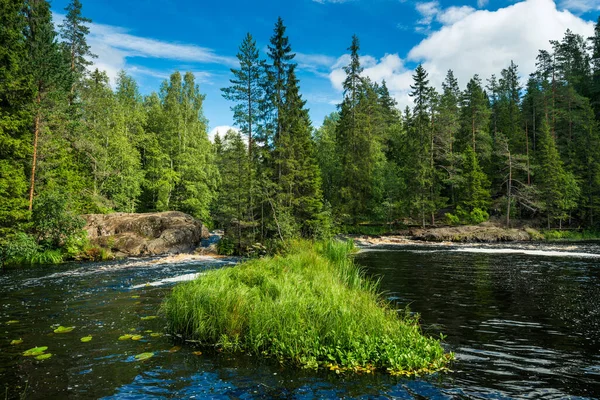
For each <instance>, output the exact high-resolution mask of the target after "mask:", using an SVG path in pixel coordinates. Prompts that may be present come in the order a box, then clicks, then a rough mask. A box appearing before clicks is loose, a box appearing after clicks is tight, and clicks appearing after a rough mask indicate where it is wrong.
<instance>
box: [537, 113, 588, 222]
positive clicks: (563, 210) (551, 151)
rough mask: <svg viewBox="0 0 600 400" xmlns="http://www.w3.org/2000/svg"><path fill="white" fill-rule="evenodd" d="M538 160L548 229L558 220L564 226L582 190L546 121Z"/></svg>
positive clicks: (541, 133) (539, 179) (539, 183)
mask: <svg viewBox="0 0 600 400" xmlns="http://www.w3.org/2000/svg"><path fill="white" fill-rule="evenodd" d="M537 162H538V169H537V173H536V182H537V186H538V188H539V191H540V196H541V204H542V209H543V211H544V213H545V214H546V218H547V221H548V228H550V227H551V225H552V222H554V221H556V220H558V221H559V224H560V226H562V221H563V220H565V218H566V217H567V216H568V214H567V213H568V212H569V211H570V210H572V209H574V208H575V207H576V206H577V199H578V197H579V193H580V189H579V187H578V185H577V182H576V181H575V177H574V176H573V174H571V173H570V172H568V171H566V170H565V169H564V168H563V163H562V161H561V159H560V156H559V154H558V150H557V148H556V143H555V141H554V138H553V137H552V135H551V134H550V130H549V129H548V125H547V124H546V123H545V122H543V123H542V126H541V132H540V139H539V150H538V153H537Z"/></svg>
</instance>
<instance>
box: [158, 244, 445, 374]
mask: <svg viewBox="0 0 600 400" xmlns="http://www.w3.org/2000/svg"><path fill="white" fill-rule="evenodd" d="M352 248H353V247H352V244H351V243H343V242H322V243H316V244H315V243H311V242H298V243H295V244H293V245H291V248H290V250H289V251H288V252H287V254H286V255H283V256H276V257H268V258H262V259H256V260H251V261H248V262H245V263H243V264H240V265H238V266H236V267H234V268H226V269H221V270H215V271H210V272H208V273H207V274H206V275H204V276H202V277H200V278H199V279H197V280H195V281H193V282H188V283H184V284H180V285H178V286H177V287H175V288H174V290H173V292H172V294H171V295H170V296H169V297H168V298H167V299H166V300H165V302H164V303H163V307H162V310H163V312H164V313H165V314H166V316H167V319H168V321H169V329H170V330H171V331H172V332H173V333H178V334H181V335H183V337H184V338H186V339H193V340H198V341H199V342H200V343H201V344H203V345H207V346H216V347H217V348H219V349H222V350H224V351H245V352H250V353H252V354H256V355H263V356H267V357H275V358H277V359H279V360H280V361H281V362H285V363H291V364H294V365H298V366H302V367H305V368H319V367H322V368H328V369H331V370H336V371H356V372H371V371H374V370H381V371H385V372H389V373H391V374H394V375H413V374H425V373H431V372H435V371H440V370H445V369H446V368H447V365H448V363H449V361H450V360H451V359H452V355H451V354H448V353H445V352H444V350H443V348H442V346H441V345H440V342H439V340H437V339H434V338H430V337H426V336H424V335H423V334H422V333H421V329H420V327H419V324H418V321H417V318H416V317H412V316H410V315H408V314H407V313H402V315H399V314H398V312H397V311H396V310H394V309H393V308H392V307H390V305H389V304H388V303H387V302H386V301H385V300H384V299H383V298H382V297H381V296H380V295H379V292H378V284H377V283H376V282H373V281H371V280H369V279H366V278H365V277H364V274H363V272H362V271H361V269H360V268H359V267H358V266H356V265H355V264H354V262H353V261H352V259H351V258H350V257H349V254H350V253H351V252H352Z"/></svg>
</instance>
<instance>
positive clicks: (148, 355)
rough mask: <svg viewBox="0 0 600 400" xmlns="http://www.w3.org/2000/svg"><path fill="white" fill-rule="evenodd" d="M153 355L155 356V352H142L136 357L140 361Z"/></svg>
mask: <svg viewBox="0 0 600 400" xmlns="http://www.w3.org/2000/svg"><path fill="white" fill-rule="evenodd" d="M153 356H154V353H141V354H138V355H137V356H135V359H136V360H138V361H144V360H147V359H149V358H150V357H153Z"/></svg>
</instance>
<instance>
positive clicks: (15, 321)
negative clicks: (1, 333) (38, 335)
mask: <svg viewBox="0 0 600 400" xmlns="http://www.w3.org/2000/svg"><path fill="white" fill-rule="evenodd" d="M18 323H19V321H17V320H16V319H11V320H10V321H8V322H7V323H6V325H12V324H18Z"/></svg>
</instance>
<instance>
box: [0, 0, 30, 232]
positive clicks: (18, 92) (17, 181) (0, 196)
mask: <svg viewBox="0 0 600 400" xmlns="http://www.w3.org/2000/svg"><path fill="white" fill-rule="evenodd" d="M23 7H24V1H22V0H0V236H2V235H4V234H6V233H7V232H8V231H9V230H12V229H14V228H15V226H16V224H18V223H20V222H23V221H25V219H26V218H27V212H26V211H27V200H26V191H27V186H28V185H27V178H26V170H27V169H28V168H27V165H28V161H29V156H30V151H31V135H30V131H29V125H30V122H31V114H30V111H31V110H30V108H29V104H30V102H31V100H32V97H33V85H32V76H31V71H30V70H29V69H28V68H27V63H28V62H29V60H28V52H27V43H26V42H25V37H24V36H23V31H24V29H25V24H26V21H25V18H24V14H23ZM30 166H31V165H29V167H30Z"/></svg>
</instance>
